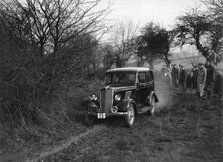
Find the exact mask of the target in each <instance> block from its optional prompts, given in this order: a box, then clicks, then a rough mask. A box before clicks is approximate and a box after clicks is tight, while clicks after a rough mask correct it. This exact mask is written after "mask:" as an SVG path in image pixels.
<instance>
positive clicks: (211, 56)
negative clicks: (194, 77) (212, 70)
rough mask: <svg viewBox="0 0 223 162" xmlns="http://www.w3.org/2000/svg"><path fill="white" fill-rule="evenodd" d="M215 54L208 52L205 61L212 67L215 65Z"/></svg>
mask: <svg viewBox="0 0 223 162" xmlns="http://www.w3.org/2000/svg"><path fill="white" fill-rule="evenodd" d="M216 58H217V54H216V53H215V52H214V51H213V50H209V51H208V56H207V61H208V62H210V64H212V65H216Z"/></svg>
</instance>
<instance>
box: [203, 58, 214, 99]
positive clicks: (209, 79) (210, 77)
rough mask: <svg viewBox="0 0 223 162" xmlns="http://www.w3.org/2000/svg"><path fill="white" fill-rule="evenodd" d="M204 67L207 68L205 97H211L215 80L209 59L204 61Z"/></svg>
mask: <svg viewBox="0 0 223 162" xmlns="http://www.w3.org/2000/svg"><path fill="white" fill-rule="evenodd" d="M205 67H206V69H207V79H206V85H205V92H206V97H208V98H212V95H213V90H214V80H215V67H214V66H213V64H211V63H210V62H209V61H207V62H206V64H205Z"/></svg>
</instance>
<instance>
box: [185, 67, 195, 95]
mask: <svg viewBox="0 0 223 162" xmlns="http://www.w3.org/2000/svg"><path fill="white" fill-rule="evenodd" d="M194 79H195V77H194V71H193V69H192V70H191V72H190V73H189V74H188V75H187V81H186V87H187V89H189V91H190V92H192V90H193V89H194V82H195V80H194Z"/></svg>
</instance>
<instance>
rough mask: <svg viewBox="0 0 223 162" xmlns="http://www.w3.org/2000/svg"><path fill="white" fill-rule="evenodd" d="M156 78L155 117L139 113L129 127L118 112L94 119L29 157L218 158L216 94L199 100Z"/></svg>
mask: <svg viewBox="0 0 223 162" xmlns="http://www.w3.org/2000/svg"><path fill="white" fill-rule="evenodd" d="M156 79H157V82H156V91H157V95H158V97H159V99H160V102H159V104H157V108H158V109H157V112H156V114H155V116H154V117H152V116H146V115H140V116H137V118H136V119H137V121H136V124H135V126H134V128H132V129H129V128H126V127H125V125H124V122H123V119H122V118H120V117H119V118H117V117H112V118H108V119H106V120H102V121H98V122H97V123H95V125H93V126H92V127H90V128H87V130H86V131H85V132H84V133H82V134H80V135H79V136H75V137H72V138H68V139H67V140H66V141H64V142H63V143H62V144H60V145H57V146H52V147H49V148H48V149H47V150H46V149H45V150H42V153H41V154H35V157H32V158H30V159H32V160H30V159H29V160H28V161H41V162H42V161H49V162H54V161H61V162H62V161H70V162H72V161H77V162H78V161H95V162H98V161H101V162H104V161H120V162H123V161H126V162H127V161H128V162H141V161H142V162H143V161H145V162H148V161H151V162H168V161H169V162H174V161H176V162H178V161H183V162H203V161H208V162H220V161H222V158H223V152H222V146H223V140H222V124H223V123H222V121H223V120H222V119H223V118H222V111H223V109H222V103H221V102H220V101H218V100H217V98H214V99H212V100H202V99H200V98H198V97H197V96H195V94H193V93H189V92H187V93H185V92H180V91H179V90H176V89H172V88H170V87H169V86H168V85H166V83H165V82H163V80H162V79H161V78H160V77H156Z"/></svg>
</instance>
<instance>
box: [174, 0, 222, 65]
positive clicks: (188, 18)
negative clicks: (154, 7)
mask: <svg viewBox="0 0 223 162" xmlns="http://www.w3.org/2000/svg"><path fill="white" fill-rule="evenodd" d="M215 2H217V1H215ZM219 2H220V1H219ZM217 15H218V16H216V15H214V14H213V11H212V10H209V11H205V12H204V11H200V10H199V8H192V9H191V10H189V11H187V12H186V13H185V14H183V15H181V16H179V17H178V23H177V28H176V30H178V31H179V35H178V38H180V40H181V42H182V45H184V44H194V45H196V47H197V49H198V50H199V51H200V52H201V54H202V55H203V56H204V57H205V58H208V57H209V54H210V52H209V51H210V50H212V51H214V52H215V53H217V56H218V57H217V58H218V59H217V60H218V62H219V61H220V60H221V57H222V39H223V30H222V29H223V23H221V21H220V20H221V19H222V14H219V13H218V14H217ZM216 18H217V19H216ZM220 18H221V19H220Z"/></svg>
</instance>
